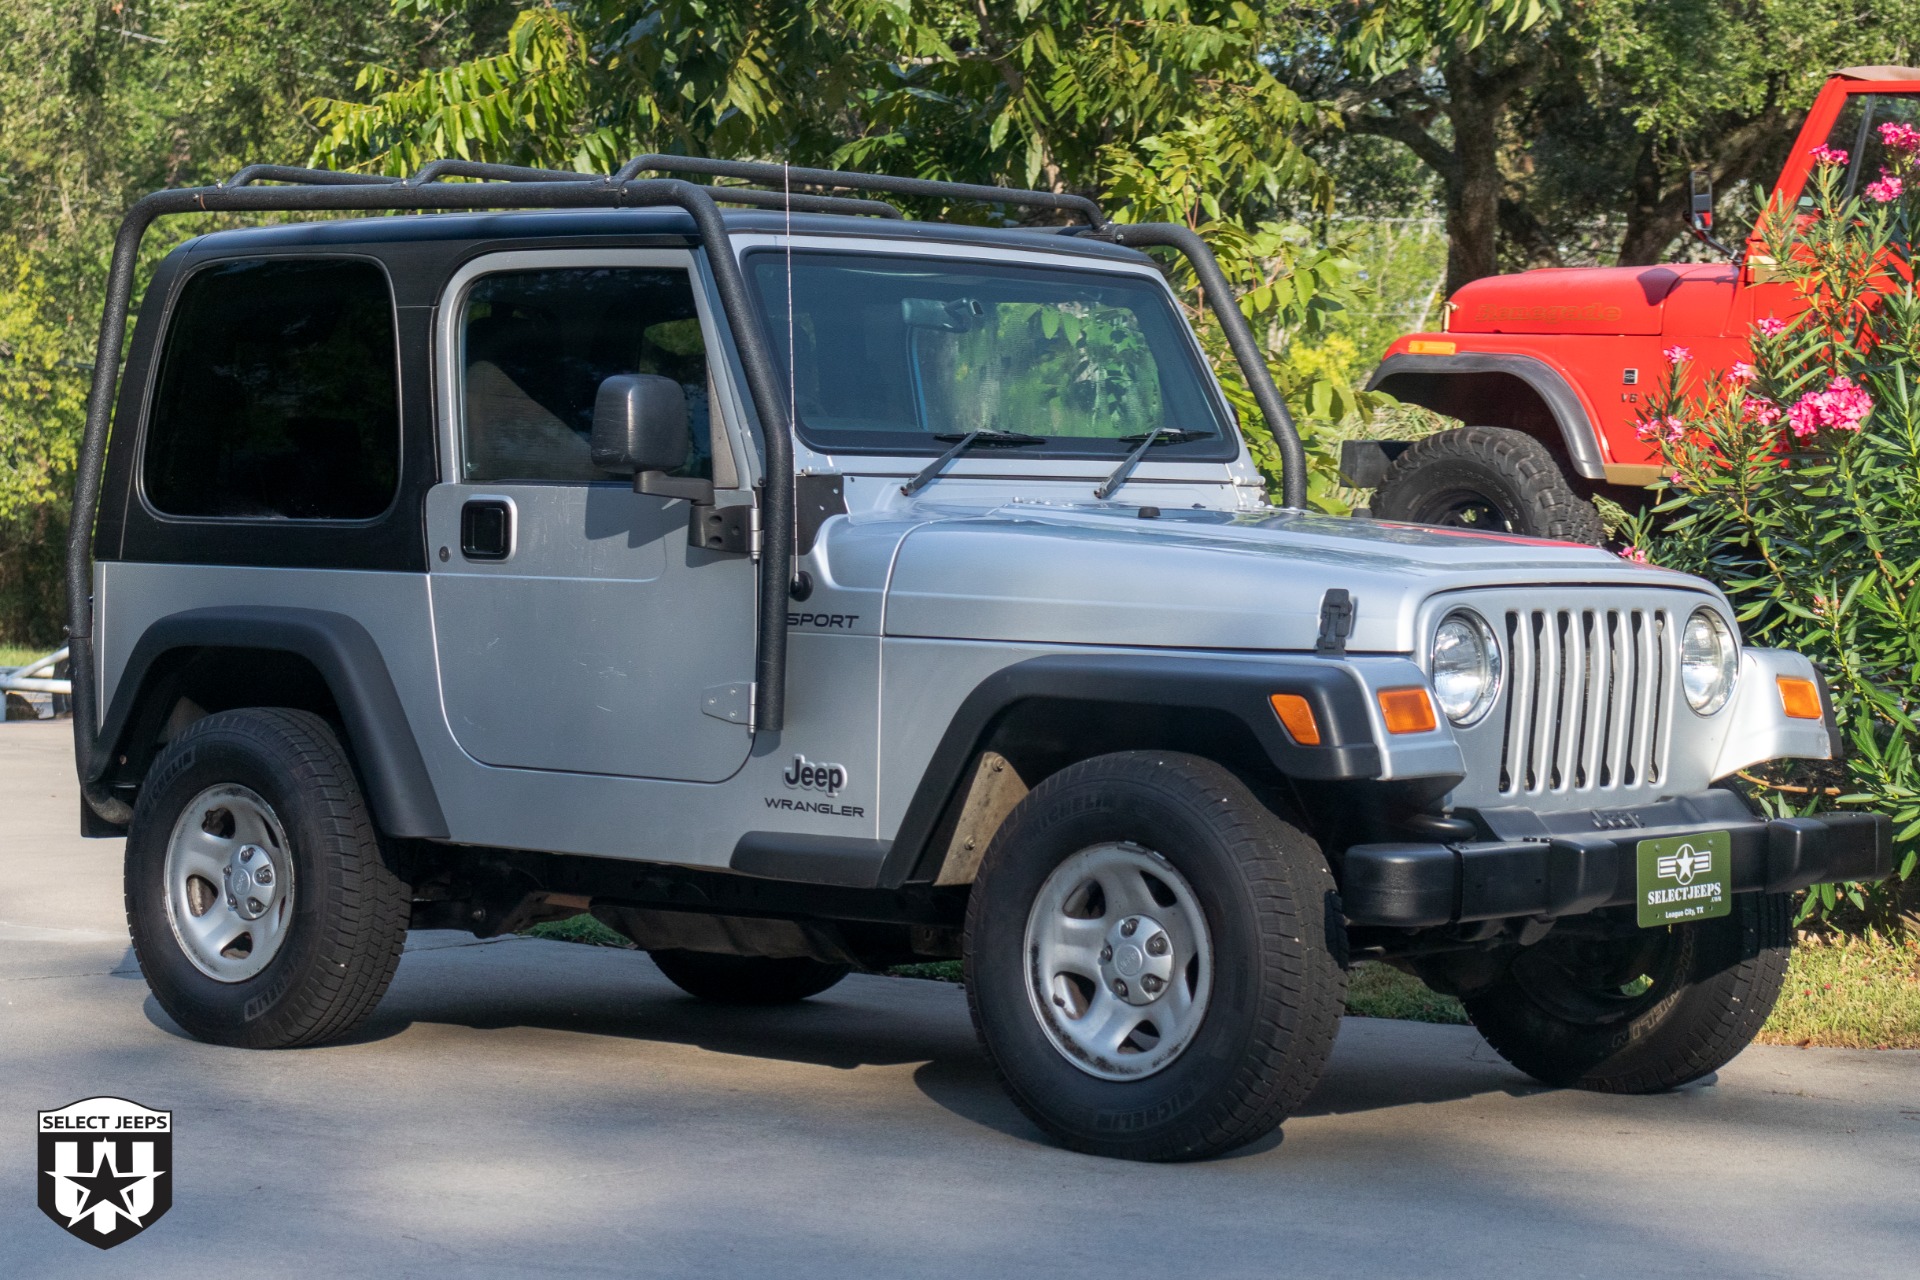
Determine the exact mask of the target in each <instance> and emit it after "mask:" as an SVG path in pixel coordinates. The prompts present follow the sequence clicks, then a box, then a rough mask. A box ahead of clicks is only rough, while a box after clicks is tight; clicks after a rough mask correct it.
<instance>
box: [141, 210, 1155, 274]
mask: <svg viewBox="0 0 1920 1280" xmlns="http://www.w3.org/2000/svg"><path fill="white" fill-rule="evenodd" d="M723 217H724V218H725V221H726V226H727V230H728V231H729V232H731V233H733V234H736V235H779V234H781V233H783V232H787V231H791V232H792V233H793V234H794V235H806V236H844V237H848V238H851V239H859V240H868V241H874V240H890V241H898V242H900V243H901V244H903V245H911V244H951V245H970V246H977V247H980V248H987V247H993V248H1001V249H1027V250H1038V251H1040V252H1043V253H1060V254H1072V255H1074V256H1077V257H1085V258H1094V259H1104V260H1107V261H1113V262H1127V263H1141V262H1148V261H1151V259H1149V258H1148V257H1147V255H1146V254H1144V253H1142V252H1140V251H1139V250H1137V249H1129V248H1124V247H1122V246H1120V245H1116V244H1112V243H1109V242H1107V241H1104V240H1099V239H1094V238H1092V236H1091V234H1090V233H1089V229H1088V228H1086V227H1084V226H1072V227H1059V228H1053V227H1039V228H1034V227H982V226H968V225H964V224H961V223H952V222H914V221H907V220H901V219H890V218H863V217H850V216H846V215H837V214H814V213H805V214H803V213H796V214H793V215H792V216H791V218H789V217H788V215H786V214H785V213H782V212H779V211H762V210H728V211H726V212H725V213H724V214H723ZM635 238H639V239H642V240H644V241H645V242H648V243H654V244H658V243H662V242H665V243H672V244H685V245H696V244H698V243H699V236H698V234H697V231H696V229H695V227H694V223H693V218H692V217H691V216H689V215H688V214H687V213H686V212H685V211H684V210H681V209H674V208H646V209H559V210H545V209H543V210H536V211H522V212H505V213H427V214H408V215H400V216H378V217H363V218H330V219H326V220H324V221H318V222H291V223H282V224H278V225H275V226H263V227H245V228H239V229H235V230H230V231H216V232H211V233H209V234H207V235H203V236H199V237H196V238H195V239H193V240H190V241H188V242H187V243H185V244H183V245H181V246H180V248H178V249H176V250H175V251H174V252H175V253H177V254H183V255H191V256H193V257H201V256H207V257H215V256H217V257H231V256H234V255H238V254H246V253H263V252H264V253H280V252H288V251H298V250H313V249H331V250H350V249H353V248H362V249H365V250H367V251H368V252H373V253H377V249H378V247H379V246H383V245H395V246H398V245H411V244H420V245H424V244H429V243H431V244H437V245H451V244H457V245H459V246H461V247H462V248H476V247H480V246H485V247H486V248H488V249H494V248H510V247H511V248H526V247H544V246H546V245H551V244H553V243H556V242H560V243H570V242H574V241H578V240H591V241H595V242H601V243H620V242H631V241H632V240H634V239H635ZM456 252H458V251H457V250H456ZM461 256H464V255H461Z"/></svg>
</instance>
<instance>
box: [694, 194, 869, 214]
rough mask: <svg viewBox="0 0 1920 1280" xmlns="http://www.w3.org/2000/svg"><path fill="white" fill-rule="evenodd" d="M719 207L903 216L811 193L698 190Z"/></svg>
mask: <svg viewBox="0 0 1920 1280" xmlns="http://www.w3.org/2000/svg"><path fill="white" fill-rule="evenodd" d="M701 190H703V191H705V192H707V193H708V194H709V195H711V196H712V197H713V198H714V199H715V200H718V201H720V202H722V203H723V204H744V205H747V206H749V207H751V208H754V209H792V210H793V211H794V212H795V213H850V214H856V215H859V216H862V217H868V218H904V217H905V216H906V215H905V214H903V213H901V212H900V210H898V209H896V208H894V207H893V206H892V205H890V204H888V203H887V202H886V201H884V200H860V199H857V198H855V197H853V196H822V195H816V194H814V193H813V192H811V191H796V192H794V193H793V194H792V195H791V196H789V195H788V194H787V193H785V192H784V191H767V190H764V189H762V188H760V187H702V188H701Z"/></svg>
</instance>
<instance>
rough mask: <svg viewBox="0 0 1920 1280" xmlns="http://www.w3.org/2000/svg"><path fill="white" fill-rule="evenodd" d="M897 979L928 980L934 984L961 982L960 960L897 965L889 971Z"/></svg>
mask: <svg viewBox="0 0 1920 1280" xmlns="http://www.w3.org/2000/svg"><path fill="white" fill-rule="evenodd" d="M887 972H888V973H890V974H892V975H893V976H894V977H896V978H926V979H928V980H929V981H932V982H958V981H960V962H959V961H958V960H929V961H927V962H926V963H925V964H897V965H895V966H894V967H893V968H891V969H889V970H887Z"/></svg>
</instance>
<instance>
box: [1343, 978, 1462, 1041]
mask: <svg viewBox="0 0 1920 1280" xmlns="http://www.w3.org/2000/svg"><path fill="white" fill-rule="evenodd" d="M1347 1012H1348V1013H1350V1014H1354V1015H1356V1016H1358V1017H1362V1018H1397V1019H1399V1020H1400V1021H1402V1022H1445V1023H1449V1024H1453V1025H1456V1026H1457V1025H1459V1024H1461V1023H1464V1022H1465V1021H1466V1020H1467V1011H1466V1010H1465V1009H1463V1008H1461V1007H1460V1002H1459V1001H1458V1000H1455V999H1454V998H1453V997H1452V996H1443V995H1440V994H1439V993H1437V992H1434V991H1429V990H1428V989H1427V984H1426V983H1424V982H1422V981H1420V979H1418V978H1416V977H1413V976H1412V975H1411V974H1405V973H1402V972H1400V971H1399V970H1398V969H1396V968H1394V967H1393V966H1392V965H1385V964H1372V963H1364V964H1357V965H1355V966H1354V967H1353V973H1352V974H1351V975H1350V976H1349V977H1348V979H1347Z"/></svg>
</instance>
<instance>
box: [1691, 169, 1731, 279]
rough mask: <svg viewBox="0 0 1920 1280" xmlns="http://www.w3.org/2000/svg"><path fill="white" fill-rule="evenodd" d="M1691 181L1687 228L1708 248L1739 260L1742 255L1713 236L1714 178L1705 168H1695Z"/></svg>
mask: <svg viewBox="0 0 1920 1280" xmlns="http://www.w3.org/2000/svg"><path fill="white" fill-rule="evenodd" d="M1689 183H1690V191H1689V195H1690V197H1691V198H1690V199H1689V201H1688V206H1687V230H1688V231H1689V232H1691V233H1692V234H1693V238H1694V239H1695V240H1698V241H1699V242H1700V243H1701V244H1704V245H1706V246H1707V248H1709V249H1712V250H1713V251H1714V252H1715V253H1724V254H1726V255H1727V256H1728V257H1729V258H1732V259H1733V260H1734V261H1735V262H1738V261H1739V260H1740V255H1739V254H1738V253H1736V252H1735V251H1734V250H1732V249H1730V248H1728V247H1727V246H1726V245H1724V244H1721V243H1720V242H1719V241H1718V240H1716V239H1714V236H1713V179H1711V178H1709V177H1708V176H1707V171H1706V170H1705V169H1695V170H1694V171H1693V174H1692V176H1691V178H1690V179H1689Z"/></svg>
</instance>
